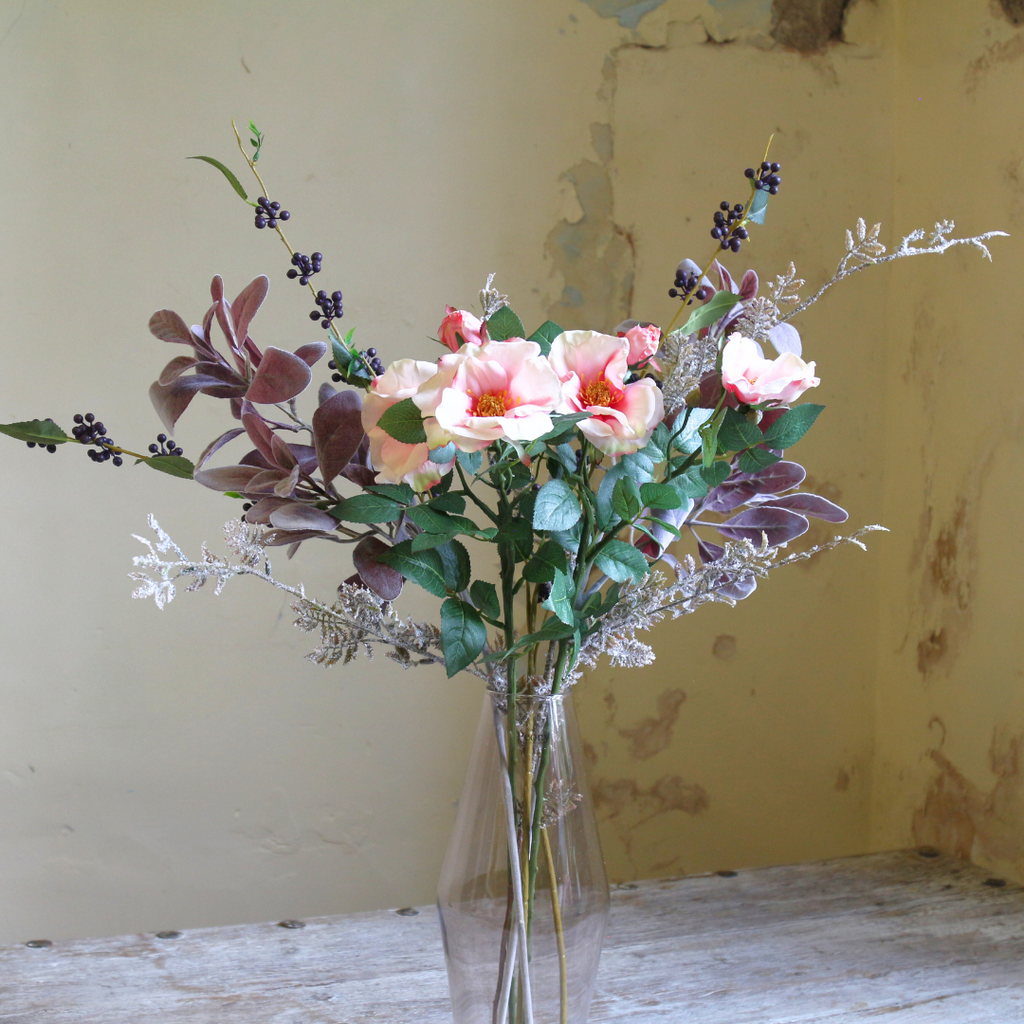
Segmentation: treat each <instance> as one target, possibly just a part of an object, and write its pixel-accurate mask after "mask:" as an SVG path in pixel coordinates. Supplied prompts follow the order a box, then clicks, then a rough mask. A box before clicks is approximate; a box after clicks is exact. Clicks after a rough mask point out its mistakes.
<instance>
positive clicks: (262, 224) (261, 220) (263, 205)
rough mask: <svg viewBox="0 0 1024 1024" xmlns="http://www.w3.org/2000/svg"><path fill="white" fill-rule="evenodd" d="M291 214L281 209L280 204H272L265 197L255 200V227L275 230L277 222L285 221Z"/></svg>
mask: <svg viewBox="0 0 1024 1024" xmlns="http://www.w3.org/2000/svg"><path fill="white" fill-rule="evenodd" d="M290 216H291V214H290V213H289V212H288V211H287V210H282V209H281V204H280V203H272V202H271V201H270V200H269V199H267V198H266V196H260V197H259V199H257V200H256V227H258V228H276V227H277V222H278V221H279V220H287V219H288V218H289V217H290Z"/></svg>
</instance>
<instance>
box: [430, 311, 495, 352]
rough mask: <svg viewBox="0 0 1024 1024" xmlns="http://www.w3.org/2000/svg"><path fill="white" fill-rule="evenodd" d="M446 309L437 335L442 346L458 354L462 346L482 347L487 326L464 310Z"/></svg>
mask: <svg viewBox="0 0 1024 1024" xmlns="http://www.w3.org/2000/svg"><path fill="white" fill-rule="evenodd" d="M446 308H447V310H448V315H447V316H446V317H445V318H444V319H443V320H442V321H441V326H440V327H439V328H438V334H437V336H438V337H439V338H440V339H441V342H442V344H445V345H447V346H448V347H449V348H450V349H451V350H452V351H453V352H458V351H459V349H460V348H461V347H462V345H463V344H466V345H482V344H483V343H484V342H485V341H486V340H487V325H486V324H484V323H483V321H481V320H478V319H477V318H476V317H475V316H473V314H472V313H467V312H466V311H465V310H464V309H456V308H455V307H454V306H447V307H446ZM460 338H461V339H462V340H461V341H460V340H459V339H460Z"/></svg>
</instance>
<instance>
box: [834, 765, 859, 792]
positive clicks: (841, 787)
mask: <svg viewBox="0 0 1024 1024" xmlns="http://www.w3.org/2000/svg"><path fill="white" fill-rule="evenodd" d="M854 770H856V769H854ZM852 778H853V775H852V772H851V771H850V770H848V769H846V768H840V769H839V770H838V771H837V772H836V782H835V786H834V788H835V789H836V790H837V791H838V792H840V793H845V792H846V791H847V790H848V789H849V788H850V781H851V779H852Z"/></svg>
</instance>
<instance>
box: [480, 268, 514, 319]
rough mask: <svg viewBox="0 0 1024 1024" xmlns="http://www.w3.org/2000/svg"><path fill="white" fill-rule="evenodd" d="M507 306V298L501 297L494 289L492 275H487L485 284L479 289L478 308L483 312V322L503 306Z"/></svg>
mask: <svg viewBox="0 0 1024 1024" xmlns="http://www.w3.org/2000/svg"><path fill="white" fill-rule="evenodd" d="M507 305H508V296H507V295H502V294H501V292H499V291H498V289H497V288H495V287H494V274H488V275H487V284H485V285H484V286H483V288H481V289H480V308H481V309H482V310H483V318H484V320H486V319H488V318H489V317H492V316H494V314H495V313H497V312H498V310H499V309H501V308H502V307H503V306H507Z"/></svg>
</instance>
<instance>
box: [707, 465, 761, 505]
mask: <svg viewBox="0 0 1024 1024" xmlns="http://www.w3.org/2000/svg"><path fill="white" fill-rule="evenodd" d="M744 475H745V474H744ZM755 493H756V492H755V490H754V488H753V487H752V486H751V485H750V484H749V483H748V482H747V481H746V480H744V479H739V480H737V479H735V478H733V477H729V479H728V480H726V481H725V482H724V483H721V484H719V485H718V486H717V487H716V488H715V489H714V490H712V491H710V492H708V496H707V497H706V498H705V499H704V504H703V505H702V506H701V507H702V508H703V509H704V510H705V511H706V512H731V511H732V510H733V509H734V508H739V506H740V505H746V503H747V502H748V501H749V500H750V499H751V498H752V497H753V496H754V494H755Z"/></svg>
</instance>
